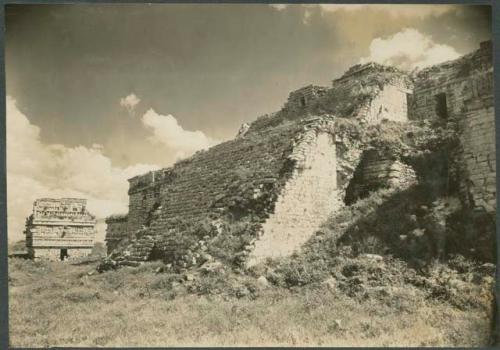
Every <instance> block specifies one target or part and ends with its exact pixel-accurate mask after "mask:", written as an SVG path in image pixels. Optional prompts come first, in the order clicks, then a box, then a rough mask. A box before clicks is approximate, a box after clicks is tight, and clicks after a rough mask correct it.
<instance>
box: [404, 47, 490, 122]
mask: <svg viewBox="0 0 500 350" xmlns="http://www.w3.org/2000/svg"><path fill="white" fill-rule="evenodd" d="M414 80H415V83H414V90H413V97H412V99H411V102H410V108H409V117H410V119H433V118H441V117H440V116H439V115H438V113H437V112H438V111H437V110H436V107H437V98H438V96H439V94H444V95H441V96H445V97H446V108H447V114H448V118H454V119H456V120H459V119H462V118H463V117H464V116H463V108H464V103H465V101H467V100H469V99H470V98H472V97H473V96H485V95H492V94H493V89H492V87H493V64H492V47H491V42H485V43H482V44H481V47H480V49H479V50H477V51H475V52H473V53H471V54H468V55H465V56H463V57H461V58H459V59H457V60H455V61H449V62H446V63H443V64H439V65H436V66H432V67H430V68H427V69H425V70H422V71H420V72H419V73H417V74H416V76H415V77H414Z"/></svg>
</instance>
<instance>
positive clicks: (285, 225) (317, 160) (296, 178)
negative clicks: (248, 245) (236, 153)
mask: <svg viewBox="0 0 500 350" xmlns="http://www.w3.org/2000/svg"><path fill="white" fill-rule="evenodd" d="M335 154H336V152H335V140H334V137H333V132H332V133H326V132H319V133H318V131H317V130H314V129H312V130H309V131H307V132H306V133H305V134H304V135H303V138H302V140H301V141H300V143H299V144H298V146H296V147H295V149H294V154H292V157H296V159H297V166H296V167H295V169H294V171H293V174H292V176H291V178H290V180H289V181H288V182H287V183H286V185H285V186H284V188H283V190H282V191H281V193H280V196H279V197H278V199H277V200H276V203H275V207H274V211H273V214H271V215H270V217H269V218H268V219H267V220H266V221H265V223H264V224H263V225H262V230H261V232H260V237H259V239H258V240H257V241H256V242H255V248H254V249H253V250H252V253H251V257H250V260H249V261H248V265H252V264H255V263H257V262H259V261H261V260H262V259H264V258H267V257H277V256H285V255H289V254H291V253H292V252H293V251H294V250H297V249H298V248H300V246H301V245H302V244H303V243H305V242H306V241H307V240H308V239H309V238H310V236H311V234H312V233H313V232H315V231H316V230H317V229H318V228H319V226H320V225H321V224H322V223H323V222H324V221H325V220H326V219H327V218H328V216H329V215H330V214H331V213H333V212H334V211H335V210H336V209H337V208H338V207H339V206H341V205H342V204H341V202H339V199H338V198H337V192H336V189H337V178H336V172H337V167H336V155H335Z"/></svg>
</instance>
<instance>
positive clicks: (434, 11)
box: [319, 4, 457, 18]
mask: <svg viewBox="0 0 500 350" xmlns="http://www.w3.org/2000/svg"><path fill="white" fill-rule="evenodd" d="M319 6H321V8H322V9H323V10H324V11H327V12H340V11H346V12H356V11H361V10H371V11H381V12H382V11H383V12H385V13H387V14H388V15H390V16H393V17H419V18H425V17H431V16H435V17H438V16H440V15H443V14H445V13H447V12H450V11H455V10H457V6H454V5H440V4H437V5H424V4H420V5H405V4H387V5H381V4H378V5H377V4H371V5H370V4H368V5H367V4H320V5H319Z"/></svg>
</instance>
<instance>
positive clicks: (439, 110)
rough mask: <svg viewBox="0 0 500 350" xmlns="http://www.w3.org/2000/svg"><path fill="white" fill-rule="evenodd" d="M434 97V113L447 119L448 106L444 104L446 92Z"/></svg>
mask: <svg viewBox="0 0 500 350" xmlns="http://www.w3.org/2000/svg"><path fill="white" fill-rule="evenodd" d="M434 98H435V99H436V115H437V116H438V117H439V118H441V119H448V106H447V105H446V94H445V93H444V92H443V93H440V94H437V95H436V96H434Z"/></svg>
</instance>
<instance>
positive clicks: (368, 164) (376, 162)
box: [345, 150, 417, 205]
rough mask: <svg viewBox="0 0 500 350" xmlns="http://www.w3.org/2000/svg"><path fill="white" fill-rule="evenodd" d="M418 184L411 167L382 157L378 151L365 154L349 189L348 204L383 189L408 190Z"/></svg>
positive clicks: (390, 158)
mask: <svg viewBox="0 0 500 350" xmlns="http://www.w3.org/2000/svg"><path fill="white" fill-rule="evenodd" d="M416 182H417V178H416V174H415V171H414V170H413V169H412V167H411V166H409V165H407V164H403V163H401V162H400V161H398V160H395V159H394V158H393V157H391V156H390V155H388V156H382V155H380V154H379V153H378V152H377V150H367V151H365V152H363V156H362V159H361V162H360V163H359V165H358V167H357V169H356V171H355V173H354V177H353V179H352V181H351V182H350V184H349V187H348V188H347V193H346V197H345V202H346V204H348V205H349V204H352V203H354V202H355V201H356V200H358V199H360V198H364V197H366V196H367V195H368V194H369V193H370V192H371V191H375V190H377V189H379V188H381V187H397V188H401V189H403V188H408V187H409V186H411V185H412V184H415V183H416Z"/></svg>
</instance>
